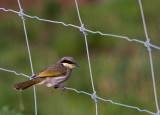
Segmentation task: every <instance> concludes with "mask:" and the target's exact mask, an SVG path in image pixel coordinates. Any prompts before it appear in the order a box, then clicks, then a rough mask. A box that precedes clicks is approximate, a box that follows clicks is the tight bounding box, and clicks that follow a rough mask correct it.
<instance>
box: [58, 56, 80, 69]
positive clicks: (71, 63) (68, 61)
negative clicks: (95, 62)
mask: <svg viewBox="0 0 160 115" xmlns="http://www.w3.org/2000/svg"><path fill="white" fill-rule="evenodd" d="M60 63H62V64H63V66H65V67H67V68H69V69H73V68H75V67H78V66H79V65H78V64H76V61H75V60H74V59H73V58H72V57H63V58H61V59H60Z"/></svg>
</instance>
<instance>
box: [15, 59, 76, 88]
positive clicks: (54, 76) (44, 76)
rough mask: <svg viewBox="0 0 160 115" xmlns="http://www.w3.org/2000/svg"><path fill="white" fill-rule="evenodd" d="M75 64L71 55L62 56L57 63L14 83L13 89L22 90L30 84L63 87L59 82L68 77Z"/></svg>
mask: <svg viewBox="0 0 160 115" xmlns="http://www.w3.org/2000/svg"><path fill="white" fill-rule="evenodd" d="M76 66H78V65H77V64H76V62H75V60H74V59H73V58H72V57H63V58H61V59H60V60H59V61H58V62H57V63H55V64H52V65H50V66H49V67H48V68H46V69H44V70H43V71H41V72H39V73H37V74H36V75H34V76H33V77H32V79H31V80H28V81H25V82H21V83H17V84H15V85H14V89H16V90H19V91H22V90H24V89H27V88H28V87H31V86H32V85H46V86H47V87H55V88H58V87H62V88H63V86H60V84H61V83H63V82H65V81H66V80H67V79H68V78H69V77H70V75H71V71H72V69H73V68H74V67H76Z"/></svg>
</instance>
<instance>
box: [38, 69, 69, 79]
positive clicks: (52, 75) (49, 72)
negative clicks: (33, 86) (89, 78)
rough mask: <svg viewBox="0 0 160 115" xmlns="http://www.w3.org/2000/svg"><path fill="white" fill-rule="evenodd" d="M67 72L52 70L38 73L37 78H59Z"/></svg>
mask: <svg viewBox="0 0 160 115" xmlns="http://www.w3.org/2000/svg"><path fill="white" fill-rule="evenodd" d="M65 73H66V72H65V71H64V72H61V71H51V70H44V71H42V72H40V73H38V74H37V75H36V76H35V77H48V76H51V77H56V76H59V75H62V74H65Z"/></svg>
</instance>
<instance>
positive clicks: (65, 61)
mask: <svg viewBox="0 0 160 115" xmlns="http://www.w3.org/2000/svg"><path fill="white" fill-rule="evenodd" d="M62 63H69V64H73V63H72V62H71V61H69V60H63V61H62Z"/></svg>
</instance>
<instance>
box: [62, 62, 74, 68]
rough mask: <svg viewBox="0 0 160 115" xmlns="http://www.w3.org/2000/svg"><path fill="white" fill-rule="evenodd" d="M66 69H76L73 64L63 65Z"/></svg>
mask: <svg viewBox="0 0 160 115" xmlns="http://www.w3.org/2000/svg"><path fill="white" fill-rule="evenodd" d="M62 64H63V65H64V66H65V67H69V68H71V69H72V68H74V65H73V64H69V63H62Z"/></svg>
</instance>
